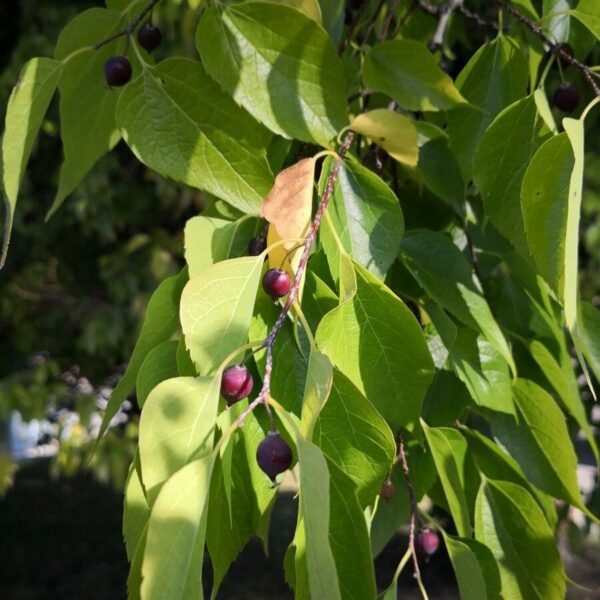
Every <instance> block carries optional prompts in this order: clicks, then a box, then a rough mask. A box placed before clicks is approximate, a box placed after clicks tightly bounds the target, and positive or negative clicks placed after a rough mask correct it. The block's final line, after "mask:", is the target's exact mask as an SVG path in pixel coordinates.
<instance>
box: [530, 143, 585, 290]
mask: <svg viewBox="0 0 600 600" xmlns="http://www.w3.org/2000/svg"><path fill="white" fill-rule="evenodd" d="M574 166H575V159H574V156H573V150H572V148H571V144H570V143H569V137H568V136H567V134H566V133H561V134H559V135H557V136H554V137H553V138H551V139H549V140H548V141H547V142H546V143H545V144H544V145H543V146H542V147H541V148H540V149H539V150H538V151H537V152H536V153H535V155H534V157H533V159H532V160H531V162H530V163H529V166H528V167H527V171H526V172H525V176H524V178H523V186H522V188H521V202H522V204H521V206H522V211H523V219H524V221H525V232H526V234H527V242H528V245H529V250H530V252H531V255H532V257H533V260H534V262H535V264H536V267H537V270H538V272H539V273H540V274H541V275H542V276H543V277H544V279H545V280H546V281H547V282H548V284H549V285H550V287H551V288H552V289H553V290H554V292H555V293H556V295H557V296H558V298H559V299H561V300H562V299H563V298H564V290H565V258H566V255H565V252H566V247H565V242H566V240H565V237H566V223H567V213H568V210H569V209H568V202H569V182H570V179H571V174H572V173H573V167H574Z"/></svg>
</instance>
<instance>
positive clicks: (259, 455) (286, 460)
mask: <svg viewBox="0 0 600 600" xmlns="http://www.w3.org/2000/svg"><path fill="white" fill-rule="evenodd" d="M256 462H258V466H259V467H260V468H261V470H262V471H263V472H265V473H266V474H267V476H268V477H269V479H270V480H271V481H273V482H274V481H275V477H277V475H279V473H283V472H284V471H287V470H288V469H289V468H290V466H291V464H292V449H291V448H290V447H289V446H288V445H287V443H286V441H285V440H284V439H283V438H282V437H281V436H280V435H279V433H277V432H276V431H269V433H268V434H267V437H266V438H265V439H264V440H263V441H262V442H261V443H260V445H259V446H258V449H257V450H256Z"/></svg>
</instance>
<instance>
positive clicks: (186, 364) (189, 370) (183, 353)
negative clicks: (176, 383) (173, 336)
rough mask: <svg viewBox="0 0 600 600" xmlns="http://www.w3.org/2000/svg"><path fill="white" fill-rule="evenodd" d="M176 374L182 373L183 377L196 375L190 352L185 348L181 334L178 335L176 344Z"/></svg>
mask: <svg viewBox="0 0 600 600" xmlns="http://www.w3.org/2000/svg"><path fill="white" fill-rule="evenodd" d="M177 375H183V376H184V377H196V375H198V373H197V372H196V367H195V366H194V363H193V362H192V359H191V357H190V353H189V352H188V351H187V350H186V348H185V338H184V337H183V335H180V336H179V343H178V344H177Z"/></svg>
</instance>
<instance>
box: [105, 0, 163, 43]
mask: <svg viewBox="0 0 600 600" xmlns="http://www.w3.org/2000/svg"><path fill="white" fill-rule="evenodd" d="M159 2H160V0H150V2H149V3H148V4H147V5H146V6H145V7H144V9H143V10H142V12H140V14H139V15H138V16H137V17H135V19H133V21H131V23H129V25H127V27H125V29H122V30H121V31H118V32H117V33H115V34H113V35H110V36H108V37H107V38H104V39H103V40H102V41H100V42H98V43H97V44H96V45H95V46H94V50H99V49H100V48H102V46H106V44H109V43H110V42H114V41H115V40H118V39H119V38H120V37H123V36H124V35H126V36H127V37H128V38H129V36H130V35H131V34H132V33H133V32H134V31H135V30H136V28H137V26H138V25H139V24H140V23H141V22H142V19H143V18H144V17H145V16H146V15H147V14H148V13H149V12H150V11H151V10H152V9H153V8H154V7H155V6H156V5H157V4H158V3H159Z"/></svg>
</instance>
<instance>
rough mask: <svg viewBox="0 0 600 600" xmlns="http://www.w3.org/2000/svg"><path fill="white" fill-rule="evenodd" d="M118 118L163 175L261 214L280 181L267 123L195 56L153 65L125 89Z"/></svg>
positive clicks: (139, 153) (138, 151)
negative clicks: (268, 148)
mask: <svg viewBox="0 0 600 600" xmlns="http://www.w3.org/2000/svg"><path fill="white" fill-rule="evenodd" d="M117 122H118V124H119V126H120V127H121V129H122V130H123V135H124V137H125V140H126V142H127V144H128V145H129V146H130V147H131V149H132V150H133V152H134V153H135V154H136V156H137V157H138V158H139V159H140V160H141V161H142V162H144V163H145V164H147V165H148V166H149V167H150V168H152V169H154V170H155V171H158V172H159V173H160V174H161V175H164V176H165V177H169V178H171V179H174V180H176V181H180V182H182V183H186V184H188V185H191V186H194V187H197V188H199V189H204V190H207V191H209V192H210V193H212V194H215V195H216V196H218V197H220V198H223V199H224V200H226V201H227V202H228V203H230V204H231V205H233V206H234V207H236V208H238V209H239V210H241V211H242V212H246V213H252V214H257V213H258V208H259V205H260V202H261V201H262V198H263V197H264V196H265V195H266V194H267V192H268V191H269V189H270V188H271V185H272V184H273V176H272V174H271V171H270V169H269V165H268V162H267V158H266V153H265V151H264V150H262V149H261V146H260V145H258V144H257V140H261V139H262V140H264V139H266V138H265V136H264V134H262V129H261V128H260V126H259V125H258V124H257V123H255V122H254V121H252V119H251V118H250V117H249V116H248V115H247V113H245V111H243V109H241V108H239V107H237V106H236V105H235V103H234V102H233V101H232V100H231V99H230V98H229V97H228V96H226V95H225V94H224V93H223V92H222V91H221V90H220V89H219V88H218V86H216V84H215V83H214V82H212V81H211V79H210V78H209V77H208V76H207V75H206V73H205V72H204V70H203V68H202V66H201V65H200V64H199V63H198V62H196V61H192V60H187V59H179V58H173V59H169V60H166V61H164V62H162V63H160V64H158V65H157V66H155V67H151V66H147V67H146V68H145V69H144V71H143V73H142V74H141V75H140V77H138V78H137V79H136V80H134V81H133V82H131V83H130V84H129V85H127V87H126V88H125V89H124V90H123V92H122V94H121V98H120V100H119V104H118V106H117Z"/></svg>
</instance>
